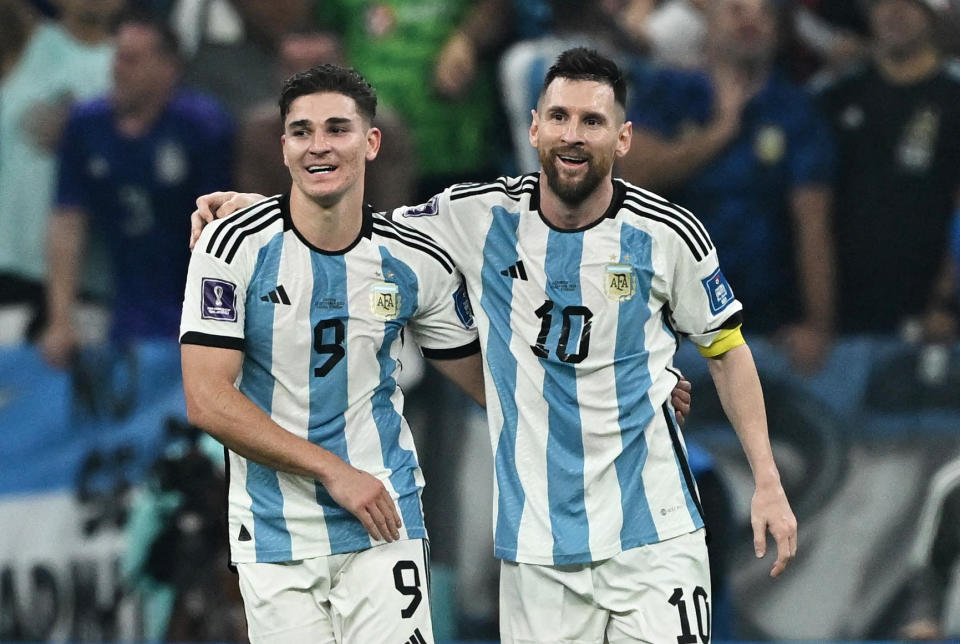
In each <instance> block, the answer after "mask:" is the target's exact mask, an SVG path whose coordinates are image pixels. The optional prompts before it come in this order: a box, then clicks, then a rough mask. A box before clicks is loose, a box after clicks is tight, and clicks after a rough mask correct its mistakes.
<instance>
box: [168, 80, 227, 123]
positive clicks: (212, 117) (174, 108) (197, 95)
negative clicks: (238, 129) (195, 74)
mask: <svg viewBox="0 0 960 644" xmlns="http://www.w3.org/2000/svg"><path fill="white" fill-rule="evenodd" d="M168 109H169V110H170V113H171V114H173V115H174V116H176V117H177V118H178V119H182V120H185V121H188V122H191V123H194V124H196V125H202V126H205V127H212V128H215V129H223V128H226V127H228V126H229V124H230V122H231V119H230V115H229V114H228V112H227V111H226V109H225V108H224V107H223V106H222V105H221V104H220V102H219V101H217V99H215V98H214V97H212V96H210V95H208V94H204V93H202V92H197V91H193V90H190V89H179V90H177V92H176V94H174V96H173V99H172V100H171V101H170V106H169V108H168Z"/></svg>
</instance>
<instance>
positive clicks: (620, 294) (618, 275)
mask: <svg viewBox="0 0 960 644" xmlns="http://www.w3.org/2000/svg"><path fill="white" fill-rule="evenodd" d="M603 292H604V294H605V295H606V296H607V297H608V298H610V299H611V300H614V301H615V302H626V301H627V300H629V299H630V298H631V297H633V296H634V294H635V293H636V292H637V276H636V273H634V270H633V266H631V265H630V264H607V270H606V272H605V273H604V276H603Z"/></svg>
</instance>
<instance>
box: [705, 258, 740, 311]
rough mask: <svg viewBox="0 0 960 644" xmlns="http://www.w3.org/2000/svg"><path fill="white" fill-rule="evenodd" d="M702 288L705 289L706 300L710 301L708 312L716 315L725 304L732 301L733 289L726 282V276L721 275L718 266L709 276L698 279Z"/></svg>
mask: <svg viewBox="0 0 960 644" xmlns="http://www.w3.org/2000/svg"><path fill="white" fill-rule="evenodd" d="M700 283H701V284H703V288H704V289H706V291H707V300H708V301H709V302H710V312H711V313H713V314H714V315H716V314H717V313H719V312H720V311H722V310H723V309H724V308H726V306H727V304H729V303H730V302H732V301H733V289H731V288H730V285H729V284H727V278H725V277H724V276H723V273H721V272H720V269H719V268H718V269H717V270H715V271H714V272H713V275H711V276H710V277H705V278H704V279H702V280H700Z"/></svg>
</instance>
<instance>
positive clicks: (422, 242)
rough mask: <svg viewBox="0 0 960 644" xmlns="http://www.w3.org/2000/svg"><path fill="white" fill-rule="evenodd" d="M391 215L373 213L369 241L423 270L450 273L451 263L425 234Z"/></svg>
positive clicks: (437, 244) (449, 258)
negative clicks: (395, 253) (392, 251)
mask: <svg viewBox="0 0 960 644" xmlns="http://www.w3.org/2000/svg"><path fill="white" fill-rule="evenodd" d="M402 210H403V209H402V208H399V209H397V210H396V211H394V212H392V213H382V212H379V213H373V215H372V221H373V231H372V239H373V241H375V242H376V243H379V244H382V245H384V246H387V247H388V248H391V249H393V250H395V251H396V252H397V253H398V254H400V255H401V256H402V257H403V258H404V259H405V260H408V261H409V262H411V263H413V264H416V265H418V266H422V267H424V268H426V269H437V268H440V269H442V270H443V271H444V272H446V273H450V274H452V273H453V272H454V264H453V259H452V258H451V257H450V255H449V253H447V251H446V250H444V248H443V246H442V245H441V244H439V243H438V242H437V241H436V240H435V239H434V238H433V237H432V236H431V235H430V234H429V233H427V232H425V231H423V230H420V229H418V228H415V227H412V226H409V225H406V224H405V223H403V222H401V221H397V220H396V217H395V215H396V214H397V212H398V211H402Z"/></svg>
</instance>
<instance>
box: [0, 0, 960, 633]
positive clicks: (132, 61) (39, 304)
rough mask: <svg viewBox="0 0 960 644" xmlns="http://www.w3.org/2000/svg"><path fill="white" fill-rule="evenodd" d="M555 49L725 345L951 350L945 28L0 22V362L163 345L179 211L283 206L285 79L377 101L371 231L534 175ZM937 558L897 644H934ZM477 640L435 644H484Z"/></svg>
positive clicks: (438, 553) (314, 19)
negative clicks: (710, 249)
mask: <svg viewBox="0 0 960 644" xmlns="http://www.w3.org/2000/svg"><path fill="white" fill-rule="evenodd" d="M573 44H577V45H579V44H586V45H588V46H590V47H593V48H596V49H598V50H600V51H602V52H603V53H606V54H607V55H610V56H612V57H614V58H615V59H616V60H617V61H618V62H620V63H621V67H622V68H623V69H625V70H628V73H629V74H630V78H629V79H628V80H629V87H630V95H629V101H628V102H629V105H628V119H629V120H630V121H632V123H633V145H632V148H631V151H630V153H629V154H628V156H627V157H626V158H625V159H624V160H623V162H622V163H621V165H620V166H619V168H618V169H617V174H618V175H619V176H621V177H623V178H624V179H626V180H628V181H630V182H632V183H634V184H636V185H638V186H640V187H643V188H646V189H649V190H652V191H654V192H657V193H659V194H662V195H664V196H666V197H667V198H669V199H671V200H673V201H675V202H676V203H678V204H680V205H682V206H684V207H685V208H688V209H689V210H691V211H692V212H693V213H694V214H695V215H696V216H697V217H698V218H699V219H700V220H701V221H702V222H703V223H704V225H705V226H706V227H707V229H708V231H709V233H710V235H711V237H712V238H713V239H714V240H715V241H716V242H717V246H718V247H719V248H722V249H724V252H725V253H727V254H726V255H721V257H720V261H721V265H722V266H723V267H724V272H725V273H726V275H727V277H728V279H729V281H730V283H731V284H732V286H733V288H734V289H735V292H736V295H737V297H738V298H739V299H740V300H741V301H742V302H743V303H744V311H745V322H744V330H745V332H747V333H752V334H756V335H762V336H765V337H767V338H768V339H769V340H770V341H771V342H772V343H774V344H775V345H776V346H778V347H780V348H781V350H782V351H783V352H784V355H785V356H787V359H788V360H789V362H790V364H791V365H792V367H793V368H794V369H795V370H796V371H797V372H798V373H802V374H811V373H816V372H817V371H818V370H819V369H820V368H821V366H822V365H823V364H824V362H825V360H826V359H827V357H828V356H829V354H830V351H831V347H832V346H834V344H835V343H836V341H837V340H838V338H842V337H846V336H851V335H862V334H867V335H879V336H886V337H893V336H896V337H899V338H902V339H904V340H905V341H909V342H918V343H927V344H934V345H938V346H951V345H955V343H956V342H957V338H958V331H960V327H958V321H960V317H958V315H960V306H958V297H960V287H958V283H960V280H958V273H960V62H958V61H957V60H956V59H955V58H954V56H955V55H956V54H958V53H960V2H958V1H957V0H830V1H829V2H828V1H827V0H792V1H789V0H472V1H471V0H381V1H375V0H0V343H8V344H12V343H18V342H24V341H26V342H30V343H34V344H35V345H36V346H37V348H38V350H39V351H40V352H41V353H42V354H43V356H44V357H45V359H46V360H47V361H48V362H49V363H50V364H51V365H53V366H55V367H60V368H64V367H68V366H70V364H71V361H72V360H73V359H74V357H75V356H76V355H77V349H78V348H80V347H83V346H87V345H91V344H96V343H102V342H104V341H108V342H110V343H112V344H113V345H115V346H122V345H125V344H128V343H131V342H137V341H141V340H156V339H162V340H164V341H169V342H171V343H174V344H175V341H176V337H177V332H178V325H179V319H180V306H181V302H182V293H183V284H184V280H185V275H186V267H187V260H188V256H189V250H188V248H187V239H188V233H189V219H188V215H189V213H190V211H191V210H192V209H193V202H194V199H195V198H196V197H197V196H199V195H200V194H202V193H205V192H210V191H213V190H218V189H236V190H241V191H247V192H260V193H263V194H274V193H278V192H281V191H283V190H285V189H286V186H288V185H289V183H288V182H289V178H288V176H289V175H288V173H287V170H286V168H285V167H284V165H283V163H282V157H281V154H280V146H279V136H280V134H281V124H280V121H279V118H278V116H277V108H276V104H275V101H276V97H277V94H278V91H279V87H280V82H281V80H282V79H283V78H285V77H287V76H288V75H290V74H292V73H293V72H295V71H298V70H301V69H305V68H307V67H310V66H313V65H316V64H319V63H324V62H334V63H339V64H345V65H348V66H352V67H355V68H356V69H357V70H358V71H360V72H361V73H362V74H363V75H364V76H365V77H366V78H367V79H368V80H369V81H370V82H371V84H372V85H373V86H374V87H375V88H376V90H377V92H378V95H379V99H380V104H381V109H380V110H379V111H378V116H377V123H376V125H377V126H378V127H380V128H381V130H382V131H383V133H384V136H383V144H382V148H381V152H380V155H379V157H378V158H377V159H376V161H374V162H373V163H371V164H369V166H368V169H367V173H368V176H367V180H366V187H367V191H368V194H367V195H366V198H367V200H368V201H369V202H370V203H371V204H373V206H374V207H375V208H377V209H387V208H392V207H394V206H398V205H402V204H415V203H420V202H423V201H426V200H428V199H429V198H430V197H431V196H432V195H434V194H435V193H437V192H438V191H440V190H442V189H443V188H444V187H445V186H447V185H450V184H451V183H453V182H459V181H486V180H491V179H492V178H494V177H496V176H498V175H501V174H518V173H526V172H535V171H536V170H537V168H538V166H539V160H538V159H537V157H536V153H535V150H534V148H532V147H531V146H530V145H529V142H528V134H527V133H528V130H529V127H530V121H531V116H530V113H531V112H530V111H531V109H533V108H535V105H536V99H537V94H538V92H539V89H540V86H539V83H540V79H542V78H543V75H544V72H545V71H546V69H547V68H548V67H549V66H550V64H551V63H552V60H553V59H554V58H555V56H556V55H557V54H558V53H559V52H561V51H562V50H564V49H565V48H567V47H569V46H571V45H573ZM409 386H410V388H411V391H410V394H409V396H408V400H409V403H408V404H409V406H410V408H411V410H410V411H411V422H412V424H413V425H414V426H415V427H420V428H422V430H423V431H425V432H429V436H427V437H421V440H423V441H424V442H425V444H424V448H423V449H421V450H420V453H421V454H422V455H423V458H424V461H425V463H424V469H425V472H426V477H427V480H428V482H429V483H430V484H429V485H428V486H427V488H426V490H425V493H424V504H425V506H426V508H427V515H428V527H429V530H430V532H431V535H432V541H433V547H434V559H435V560H436V561H437V562H438V564H439V565H440V566H441V568H442V567H443V566H444V565H446V566H448V567H452V566H453V565H454V563H455V561H454V559H455V558H456V553H455V552H454V548H455V546H454V544H455V543H456V542H457V534H456V530H457V528H456V526H457V525H459V524H458V522H457V511H458V508H457V504H456V503H455V501H454V500H452V499H451V496H452V495H450V494H449V490H450V489H451V486H452V485H454V481H455V479H456V477H457V476H458V470H459V468H460V467H461V466H462V464H460V465H458V460H457V459H451V458H450V454H452V453H456V452H457V451H458V450H459V449H460V448H461V443H462V438H461V437H459V436H453V435H452V432H446V433H444V432H442V431H440V428H441V427H443V426H444V425H451V424H453V425H458V424H460V421H459V420H457V419H458V414H460V413H462V411H461V410H462V409H463V404H462V401H461V400H460V399H458V398H457V394H456V393H455V392H453V391H448V390H447V387H448V386H447V385H446V384H445V383H444V381H442V380H440V379H439V378H438V377H437V376H436V374H434V373H432V372H431V371H429V369H427V370H425V371H423V372H422V373H421V374H419V375H418V379H417V380H416V381H414V382H411V383H410V384H409ZM440 390H442V391H443V393H442V394H438V391H440ZM418 393H419V396H418ZM694 408H696V396H695V402H694ZM480 431H482V430H480ZM480 442H481V443H482V442H483V440H481V441H480ZM463 467H465V466H463ZM951 481H952V479H951ZM941 487H942V485H941ZM948 487H949V486H948ZM952 489H953V487H949V489H947V490H946V491H943V490H940V492H939V494H941V496H942V497H943V498H944V499H947V500H948V501H944V502H949V503H950V504H952V505H951V506H950V507H951V508H952V507H953V506H955V505H956V504H957V501H956V499H957V498H960V497H958V496H957V495H956V494H953V493H952V492H951V490H952ZM958 489H960V488H958ZM432 508H435V509H436V510H435V511H431V509H432ZM931 512H933V513H934V515H935V517H936V516H940V515H941V514H943V513H942V512H941V513H938V511H937V510H936V509H934V510H931ZM951 512H952V514H948V516H955V514H956V509H955V508H953V509H952V510H951ZM431 518H432V523H431ZM931 521H933V522H934V523H936V519H931ZM481 527H482V528H484V527H485V526H481ZM931 530H932V531H933V533H936V534H941V533H942V532H943V530H947V528H944V529H943V530H942V531H941V533H937V529H936V528H935V527H931ZM955 533H956V530H955V526H954V530H953V533H950V534H948V535H947V536H945V537H944V536H942V534H941V536H940V537H938V538H939V539H940V541H937V546H936V548H932V547H931V548H932V549H933V550H934V551H935V554H936V557H934V559H936V561H935V562H933V564H931V566H932V567H930V568H927V570H926V572H924V573H923V574H922V575H919V576H918V579H922V581H918V582H917V585H918V586H922V594H923V597H924V598H925V599H924V602H925V603H923V602H918V603H917V606H918V607H922V606H928V605H929V607H928V609H925V610H921V609H920V608H917V611H915V612H916V614H915V615H913V616H912V621H911V622H910V623H909V624H905V625H904V627H903V632H902V634H901V635H902V636H911V637H917V638H921V637H933V636H936V635H937V634H938V633H939V625H938V621H937V611H938V606H937V602H936V600H934V599H930V598H931V597H936V596H937V592H938V591H937V588H938V586H936V583H940V585H941V586H942V585H943V583H945V582H939V581H938V579H939V577H940V576H942V575H941V571H942V570H943V568H944V566H945V565H947V564H949V565H950V566H952V565H953V563H954V562H955V561H956V552H957V549H958V547H960V543H958V542H960V539H957V538H956V535H955ZM951 548H952V550H951ZM490 561H491V565H492V561H493V560H492V557H490ZM944 561H946V562H947V563H946V564H945V563H944ZM931 570H933V571H934V572H931ZM931 580H932V581H931ZM493 583H495V581H494V582H493ZM931 584H933V586H931ZM931 588H933V590H931ZM490 592H491V593H495V586H494V587H492V589H491V590H490ZM918 592H919V591H918ZM481 594H482V593H481ZM921 605H922V606H921ZM474 608H477V607H476V606H475V607H474ZM461 610H462V611H463V612H465V613H469V612H470V610H469V607H468V608H467V609H461ZM479 613H480V616H478V617H476V621H477V624H475V626H476V628H475V629H474V630H473V631H469V632H466V633H464V632H463V630H464V629H463V628H461V635H464V634H465V635H476V636H486V635H489V634H490V633H495V632H496V630H495V621H493V622H490V621H489V620H488V623H485V624H484V623H481V622H483V619H484V616H483V611H482V610H479ZM467 621H469V619H467ZM180 626H181V628H182V624H181V625H180ZM484 627H489V629H488V630H486V631H485V630H484ZM171 628H175V627H171ZM182 636H183V638H184V639H189V638H190V637H191V636H192V637H193V638H194V639H197V633H189V632H186V633H182ZM171 637H173V636H171Z"/></svg>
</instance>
